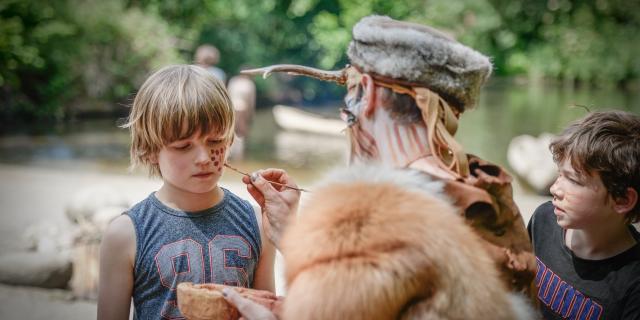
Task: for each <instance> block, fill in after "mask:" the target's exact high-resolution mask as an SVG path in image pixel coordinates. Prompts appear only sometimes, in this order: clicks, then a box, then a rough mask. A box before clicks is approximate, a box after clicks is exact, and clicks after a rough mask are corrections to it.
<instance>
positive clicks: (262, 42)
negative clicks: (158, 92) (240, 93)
mask: <svg viewBox="0 0 640 320" xmlns="http://www.w3.org/2000/svg"><path fill="white" fill-rule="evenodd" d="M374 13H376V14H382V15H388V16H391V17H393V18H396V19H400V20H407V21H413V22H418V23H425V24H428V25H432V26H434V27H437V28H440V29H442V30H444V31H445V32H447V33H449V34H451V35H452V36H454V37H455V38H457V39H458V40H459V41H461V42H463V43H465V44H467V45H469V46H471V47H473V48H475V49H476V50H478V51H480V52H482V53H484V54H487V55H489V56H490V57H491V58H492V61H493V62H494V65H495V72H494V74H496V75H507V76H527V77H529V78H532V79H536V78H553V79H564V80H566V81H565V83H567V82H569V83H573V82H579V83H587V84H592V85H596V86H606V85H616V84H621V83H625V82H630V81H633V80H637V79H638V78H639V77H640V59H638V58H637V55H638V53H639V52H640V51H639V50H638V49H640V48H639V46H640V33H639V32H638V30H640V3H639V2H637V1H626V0H587V1H570V0H545V1H527V0H458V1H451V0H405V1H383V0H359V1H355V0H326V1H320V0H264V1H252V0H182V1H166V0H110V1H99V0H86V1H83V0H50V1H45V2H43V1H39V0H4V1H2V2H0V98H1V99H2V101H3V104H2V106H1V108H2V109H0V118H3V119H8V118H9V117H14V116H22V117H57V118H65V117H69V116H72V115H73V114H74V113H76V112H86V111H101V110H113V109H114V106H117V104H118V103H122V102H126V101H127V98H129V97H131V94H132V93H133V92H135V89H136V88H137V87H138V86H139V85H140V83H141V82H142V81H143V79H144V78H145V77H146V76H147V75H148V74H149V72H150V71H151V70H153V69H156V68H157V67H159V66H162V65H166V64H170V63H184V62H187V63H188V62H191V61H192V60H193V53H194V51H195V49H196V47H197V46H198V45H200V44H202V43H211V44H214V45H215V46H217V47H218V49H219V50H220V52H221V61H220V67H221V68H223V69H224V70H225V71H226V72H227V73H228V74H229V75H230V76H232V75H235V74H237V72H238V71H239V70H240V69H243V68H247V67H256V66H264V65H268V64H275V63H298V64H306V65H311V66H317V67H321V68H325V69H335V68H341V67H343V66H344V65H345V64H346V63H348V61H347V58H346V49H347V46H348V43H349V41H350V39H351V28H352V27H353V25H354V24H355V23H356V22H357V21H358V20H359V19H360V18H362V17H364V16H366V15H370V14H374ZM279 79H280V80H281V81H260V80H258V81H257V85H258V87H259V92H260V93H264V92H271V94H269V95H268V97H270V98H271V99H274V100H278V99H289V100H292V101H300V100H301V99H306V100H318V99H328V98H335V97H338V96H339V95H340V94H341V93H342V91H341V89H339V88H336V87H335V86H332V85H327V84H323V83H320V82H318V81H313V80H307V79H303V78H288V77H279Z"/></svg>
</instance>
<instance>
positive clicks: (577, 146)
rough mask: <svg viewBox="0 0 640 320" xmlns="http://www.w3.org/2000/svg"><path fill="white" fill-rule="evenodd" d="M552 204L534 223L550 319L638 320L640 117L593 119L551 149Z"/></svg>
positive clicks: (543, 302) (598, 115)
mask: <svg viewBox="0 0 640 320" xmlns="http://www.w3.org/2000/svg"><path fill="white" fill-rule="evenodd" d="M550 149H551V152H552V153H553V157H554V160H555V162H556V163H557V165H558V169H559V176H558V178H557V180H556V181H555V183H554V184H553V185H552V186H551V189H550V191H551V194H552V195H553V201H552V202H548V203H545V204H543V205H541V206H540V207H539V208H538V209H537V210H536V212H535V213H534V215H533V217H532V218H531V221H530V222H529V226H528V229H529V235H530V236H531V239H532V241H533V247H534V252H535V254H536V260H537V267H538V268H537V274H536V279H535V283H536V286H537V288H538V299H539V300H540V307H541V312H542V314H543V316H544V318H545V319H640V244H639V241H640V235H639V234H638V232H637V231H636V230H635V229H634V228H633V227H632V226H631V223H633V222H637V221H638V218H639V212H640V206H639V205H638V202H639V200H638V194H639V192H640V117H638V116H637V115H634V114H631V113H627V112H619V111H609V112H594V113H590V114H589V115H587V116H586V117H585V118H583V119H581V120H579V121H577V122H575V123H573V124H571V125H569V127H568V128H567V129H565V130H564V132H563V133H562V134H561V135H560V136H559V137H558V138H557V139H556V140H554V141H553V142H552V143H551V146H550Z"/></svg>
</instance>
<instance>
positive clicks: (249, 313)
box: [222, 288, 278, 320]
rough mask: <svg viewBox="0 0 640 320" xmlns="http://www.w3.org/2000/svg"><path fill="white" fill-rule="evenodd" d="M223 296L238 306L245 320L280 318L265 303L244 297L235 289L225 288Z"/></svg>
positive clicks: (275, 319)
mask: <svg viewBox="0 0 640 320" xmlns="http://www.w3.org/2000/svg"><path fill="white" fill-rule="evenodd" d="M222 296H223V297H224V299H225V300H227V302H229V303H230V304H231V305H233V306H234V307H236V309H238V311H239V312H240V315H242V317H241V319H245V320H277V319H278V318H277V317H276V316H275V314H273V313H272V312H271V311H270V310H269V309H267V308H265V307H264V306H263V305H261V304H259V303H257V302H253V301H251V300H249V299H247V298H244V297H242V296H241V295H240V294H239V293H237V292H236V291H235V290H232V289H229V288H225V289H223V290H222Z"/></svg>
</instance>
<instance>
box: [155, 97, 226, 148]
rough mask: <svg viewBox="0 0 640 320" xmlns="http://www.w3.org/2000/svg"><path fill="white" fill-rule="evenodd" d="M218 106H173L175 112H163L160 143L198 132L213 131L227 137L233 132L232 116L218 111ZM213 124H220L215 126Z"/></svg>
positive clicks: (180, 138)
mask: <svg viewBox="0 0 640 320" xmlns="http://www.w3.org/2000/svg"><path fill="white" fill-rule="evenodd" d="M218 109H219V108H214V107H211V106H210V105H205V104H199V105H198V107H196V108H184V107H182V108H181V107H178V108H175V111H176V112H171V114H169V113H167V114H163V115H162V116H161V117H162V118H164V120H163V121H161V122H162V124H161V125H162V130H160V132H163V136H162V140H163V141H162V143H163V144H167V143H171V142H173V141H176V140H182V139H186V138H189V137H191V136H192V135H194V134H196V133H198V134H209V133H213V134H215V135H217V136H221V137H223V138H224V139H229V138H230V137H231V133H232V132H233V118H231V117H229V116H225V115H224V114H222V113H220V112H218V111H217V110H218ZM215 124H220V125H219V126H216V125H215Z"/></svg>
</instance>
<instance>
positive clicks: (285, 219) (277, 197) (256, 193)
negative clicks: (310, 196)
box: [242, 169, 300, 248]
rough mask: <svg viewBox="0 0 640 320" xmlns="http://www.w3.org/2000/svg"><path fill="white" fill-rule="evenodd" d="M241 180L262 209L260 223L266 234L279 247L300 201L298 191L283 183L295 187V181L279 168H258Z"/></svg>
mask: <svg viewBox="0 0 640 320" xmlns="http://www.w3.org/2000/svg"><path fill="white" fill-rule="evenodd" d="M242 182H244V183H245V184H246V185H247V191H248V192H249V194H251V196H252V197H253V198H254V199H255V200H256V202H257V203H258V205H260V208H261V209H262V222H263V223H262V225H263V228H264V230H265V232H266V233H267V236H268V237H269V239H271V242H273V244H274V245H275V246H276V248H280V247H279V244H280V238H281V236H282V234H283V233H284V230H285V228H286V227H287V224H288V223H289V219H291V218H292V217H294V216H295V214H296V212H297V211H298V203H299V202H300V191H297V190H293V189H290V188H287V187H284V186H283V185H287V186H290V187H296V188H297V185H296V183H295V182H294V181H293V180H292V179H291V178H289V176H288V175H287V173H286V172H285V171H284V170H281V169H266V170H260V171H257V172H254V173H253V174H252V175H251V177H247V176H244V177H242ZM270 182H276V183H279V184H281V185H278V184H272V183H270Z"/></svg>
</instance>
